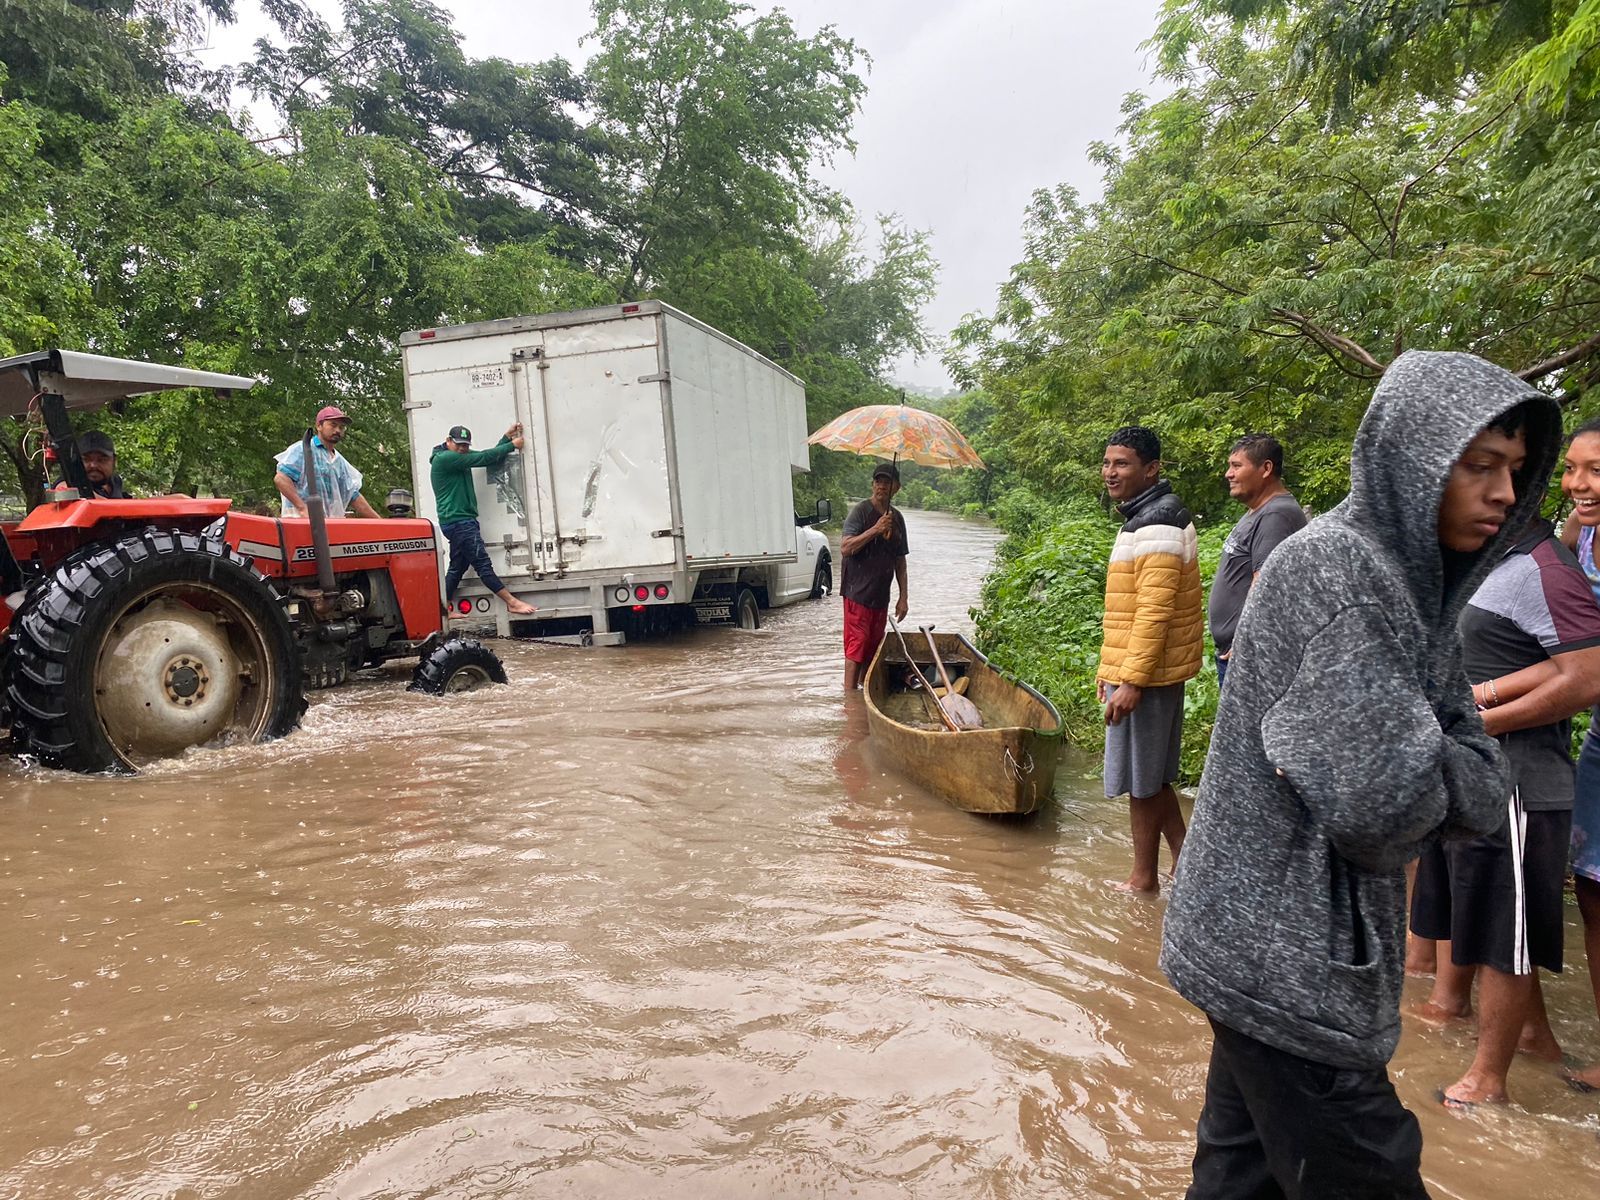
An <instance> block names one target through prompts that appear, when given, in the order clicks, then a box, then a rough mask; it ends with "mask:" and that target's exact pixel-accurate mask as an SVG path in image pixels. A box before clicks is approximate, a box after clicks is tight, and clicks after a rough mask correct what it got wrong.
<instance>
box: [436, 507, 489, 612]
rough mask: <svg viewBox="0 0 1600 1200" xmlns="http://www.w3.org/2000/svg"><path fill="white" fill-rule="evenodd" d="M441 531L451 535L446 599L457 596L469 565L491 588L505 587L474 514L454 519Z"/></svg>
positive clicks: (445, 580) (441, 527)
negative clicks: (470, 516) (496, 570)
mask: <svg viewBox="0 0 1600 1200" xmlns="http://www.w3.org/2000/svg"><path fill="white" fill-rule="evenodd" d="M439 532H440V533H442V534H444V536H445V537H447V538H449V539H450V569H449V570H448V571H446V572H445V575H444V598H445V599H446V600H454V599H455V595H456V588H458V587H460V586H461V577H462V576H463V575H465V574H466V573H467V568H468V567H471V568H472V569H473V570H474V571H476V572H477V573H478V578H479V579H480V580H482V581H483V586H484V587H486V588H488V589H489V590H490V591H491V592H498V591H499V590H500V589H501V588H503V587H505V584H503V583H501V582H500V576H498V575H496V574H495V573H494V564H493V563H492V562H490V561H489V547H487V546H485V545H484V544H483V534H482V533H481V532H479V530H478V522H477V520H476V519H475V518H469V519H468V520H465V521H451V522H450V524H448V525H441V526H439Z"/></svg>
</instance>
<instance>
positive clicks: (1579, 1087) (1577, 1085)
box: [1561, 1071, 1600, 1096]
mask: <svg viewBox="0 0 1600 1200" xmlns="http://www.w3.org/2000/svg"><path fill="white" fill-rule="evenodd" d="M1561 1078H1562V1079H1564V1080H1565V1081H1566V1084H1567V1086H1568V1087H1569V1088H1571V1089H1572V1090H1573V1091H1575V1092H1577V1093H1578V1094H1579V1095H1582V1096H1592V1095H1593V1094H1594V1093H1595V1092H1600V1087H1596V1086H1595V1085H1594V1084H1592V1083H1590V1082H1589V1081H1588V1080H1586V1079H1579V1078H1578V1077H1577V1076H1576V1075H1569V1074H1567V1073H1566V1072H1565V1071H1563V1072H1562V1073H1561Z"/></svg>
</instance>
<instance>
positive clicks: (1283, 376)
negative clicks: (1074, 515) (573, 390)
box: [952, 0, 1600, 513]
mask: <svg viewBox="0 0 1600 1200" xmlns="http://www.w3.org/2000/svg"><path fill="white" fill-rule="evenodd" d="M1535 9H1537V10H1539V11H1538V12H1534V10H1535ZM1591 10H1595V11H1600V5H1595V4H1591V3H1588V2H1587V0H1586V2H1584V3H1578V4H1571V3H1568V4H1564V5H1563V4H1559V3H1556V4H1544V5H1540V4H1530V3H1526V2H1518V0H1507V2H1506V3H1503V4H1492V3H1468V4H1460V3H1453V4H1441V3H1435V2H1434V0H1412V2H1407V0H1402V2H1400V3H1391V2H1389V0H1385V2H1384V3H1382V4H1377V3H1354V4H1342V3H1341V4H1334V3H1332V2H1331V0H1314V2H1312V3H1299V4H1295V3H1289V2H1287V0H1285V2H1282V3H1279V2H1274V0H1191V2H1180V0H1172V2H1171V3H1169V4H1168V5H1167V8H1166V12H1165V17H1164V20H1163V23H1162V26H1161V28H1160V30H1159V31H1158V33H1157V36H1156V39H1155V42H1154V44H1155V46H1156V48H1157V49H1158V50H1159V51H1160V61H1161V64H1162V68H1161V69H1162V72H1163V74H1164V76H1165V80H1166V82H1167V83H1168V84H1169V85H1170V86H1171V88H1172V90H1171V92H1170V94H1169V95H1167V96H1166V97H1165V98H1163V99H1161V100H1158V101H1153V102H1152V101H1149V100H1147V99H1145V98H1144V97H1142V96H1138V95H1134V96H1130V97H1128V99H1127V101H1126V102H1125V105H1124V116H1125V120H1124V123H1123V126H1122V131H1121V132H1122V137H1121V138H1120V140H1119V142H1118V143H1117V144H1115V145H1098V146H1095V147H1093V148H1092V151H1091V153H1092V155H1093V157H1094V158H1095V159H1096V161H1097V162H1098V163H1099V164H1100V165H1101V167H1102V168H1103V170H1104V172H1105V183H1104V193H1103V195H1102V197H1101V198H1100V199H1099V200H1098V201H1095V202H1092V203H1085V202H1084V201H1083V200H1081V198H1080V197H1078V196H1077V195H1076V194H1074V193H1073V192H1072V191H1071V190H1070V189H1065V188H1056V189H1047V190H1041V191H1039V192H1038V193H1037V194H1036V195H1035V197H1034V200H1033V203H1032V205H1031V207H1030V209H1029V212H1028V214H1027V223H1026V255H1025V257H1024V259H1023V261H1022V262H1020V263H1018V264H1017V266H1016V267H1015V269H1014V270H1013V272H1012V274H1011V277H1010V279H1009V280H1008V281H1007V283H1006V284H1005V285H1004V286H1003V288H1002V289H1001V292H1000V296H999V301H998V304H997V306H996V308H995V310H994V312H993V313H992V314H989V315H983V316H974V317H972V318H969V319H968V320H967V321H966V322H964V323H963V325H962V327H961V329H960V330H958V332H957V334H956V337H955V344H954V354H953V359H952V367H953V369H954V370H955V371H957V373H958V375H959V376H960V378H961V379H962V380H963V381H964V382H967V383H972V384H982V385H983V387H984V388H985V390H986V391H987V392H988V393H989V394H990V395H991V397H992V398H993V400H994V402H995V404H996V406H997V413H996V416H995V418H994V421H995V429H996V430H997V431H998V432H1000V433H1002V434H1003V436H1004V439H1005V440H1006V441H1008V442H1009V443H1010V444H1011V446H1012V450H1013V453H1014V456H1015V461H1016V464H1017V466H1018V469H1019V470H1020V471H1021V472H1022V473H1023V474H1024V475H1025V476H1026V477H1027V478H1028V479H1029V480H1030V481H1031V482H1032V484H1033V485H1034V486H1035V487H1036V488H1037V489H1039V490H1041V491H1044V492H1050V491H1053V490H1056V489H1060V488H1062V487H1072V488H1076V489H1077V490H1080V491H1085V492H1092V491H1094V490H1097V482H1096V479H1097V468H1098V463H1099V456H1100V449H1101V447H1102V445H1103V442H1104V438H1105V436H1106V435H1107V434H1108V433H1109V432H1110V431H1111V430H1112V429H1113V428H1115V427H1116V426H1118V425H1121V424H1126V423H1129V422H1132V421H1138V422H1140V423H1144V424H1149V425H1152V426H1154V427H1155V428H1157V429H1158V430H1159V431H1160V432H1161V433H1162V434H1163V437H1164V441H1165V443H1166V448H1167V457H1168V459H1169V467H1170V468H1171V470H1172V472H1173V473H1174V474H1175V475H1176V476H1177V477H1178V479H1179V480H1180V483H1181V487H1182V489H1183V491H1184V494H1185V495H1186V497H1188V498H1189V499H1190V500H1191V502H1192V503H1194V504H1195V506H1196V507H1197V509H1198V510H1199V511H1201V512H1202V513H1204V512H1212V513H1220V512H1221V511H1222V510H1223V508H1224V505H1225V504H1226V494H1225V492H1224V491H1223V489H1222V486H1221V481H1220V478H1219V476H1220V464H1221V463H1222V462H1223V460H1224V459H1225V457H1226V450H1227V446H1228V445H1229V443H1230V442H1231V441H1232V440H1233V439H1235V438H1237V437H1238V436H1240V435H1242V434H1244V433H1246V432H1250V431H1253V430H1266V431H1270V432H1273V433H1275V434H1277V435H1278V436H1280V437H1281V438H1282V439H1283V440H1284V442H1285V444H1286V445H1287V446H1288V447H1289V455H1290V462H1291V466H1290V471H1289V481H1290V483H1291V485H1293V486H1295V487H1296V488H1297V490H1298V491H1299V493H1300V494H1301V496H1302V499H1305V500H1308V501H1309V502H1311V503H1312V504H1314V505H1316V506H1318V507H1324V506H1326V505H1329V504H1331V503H1333V502H1334V501H1336V500H1337V499H1338V498H1339V497H1340V496H1341V495H1342V494H1343V492H1344V490H1345V488H1346V486H1347V482H1348V471H1347V468H1348V452H1349V444H1350V439H1351V437H1352V435H1353V432H1354V428H1355V425H1356V423H1357V422H1358V421H1359V419H1360V416H1361V413H1362V412H1363V411H1364V409H1365V406H1366V403H1367V400H1368V399H1369V398H1370V395H1371V391H1372V386H1373V384H1374V383H1375V382H1376V380H1377V379H1378V378H1379V377H1380V376H1381V375H1382V373H1383V371H1384V369H1385V367H1386V366H1387V364H1388V363H1390V362H1392V361H1393V360H1394V358H1395V357H1396V356H1397V355H1399V354H1401V353H1402V352H1404V351H1405V350H1407V349H1411V348H1434V349H1466V350H1471V351H1474V352H1476V353H1478V354H1482V355H1484V356H1485V357H1488V358H1490V359H1492V360H1494V361H1496V362H1499V363H1501V364H1502V365H1504V366H1506V367H1508V368H1509V369H1511V370H1514V371H1517V372H1519V373H1520V374H1522V376H1523V377H1524V378H1526V379H1528V380H1530V381H1535V382H1537V383H1539V385H1540V386H1544V387H1548V388H1550V389H1551V390H1552V391H1555V392H1557V393H1558V394H1559V395H1560V396H1561V397H1562V399H1563V400H1564V401H1566V402H1567V403H1569V404H1572V405H1578V404H1581V402H1582V397H1583V395H1584V393H1585V392H1586V391H1587V390H1588V389H1589V388H1590V387H1591V386H1592V385H1593V384H1594V383H1595V382H1596V381H1597V380H1600V226H1597V225H1596V223H1595V222H1594V220H1593V211H1594V198H1593V192H1594V188H1595V186H1596V183H1595V181H1596V179H1600V173H1597V169H1596V168H1597V165H1600V123H1597V120H1596V118H1597V116H1600V110H1597V109H1596V106H1595V105H1596V100H1595V95H1594V91H1593V89H1592V87H1591V86H1590V84H1589V83H1588V82H1587V75H1586V74H1585V73H1586V72H1587V71H1589V70H1590V69H1591V67H1590V66H1589V64H1588V63H1587V61H1586V60H1582V56H1581V55H1580V56H1579V60H1581V61H1573V62H1568V61H1567V60H1565V59H1561V62H1560V63H1559V64H1556V60H1557V59H1560V54H1559V53H1557V51H1556V50H1555V49H1554V47H1557V46H1560V45H1564V44H1566V41H1571V40H1572V39H1574V38H1579V39H1580V40H1581V38H1582V37H1586V36H1588V35H1587V34H1585V33H1583V29H1584V28H1585V26H1583V24H1582V23H1583V22H1584V21H1585V20H1587V18H1588V14H1589V13H1590V12H1591ZM1596 32H1597V33H1600V29H1597V30H1596ZM1563 39H1566V41H1563ZM1355 40H1359V41H1360V42H1361V45H1362V46H1363V47H1364V50H1363V54H1364V55H1365V57H1361V56H1356V55H1353V52H1352V51H1351V50H1350V47H1351V46H1352V45H1353V44H1354V41H1355ZM1541 64H1543V65H1541ZM1552 64H1556V65H1552ZM1561 64H1565V71H1566V74H1565V77H1564V78H1565V82H1564V83H1563V84H1562V89H1561V102H1560V104H1559V105H1553V104H1552V103H1551V96H1552V95H1553V92H1552V91H1551V88H1552V87H1554V82H1553V81H1554V79H1555V75H1554V74H1553V72H1555V71H1557V70H1558V68H1559V67H1560V66H1561ZM1447 67H1448V69H1447ZM1534 79H1543V80H1544V81H1545V85H1548V86H1540V87H1535V86H1533V84H1532V83H1531V82H1530V81H1532V80H1534Z"/></svg>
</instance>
